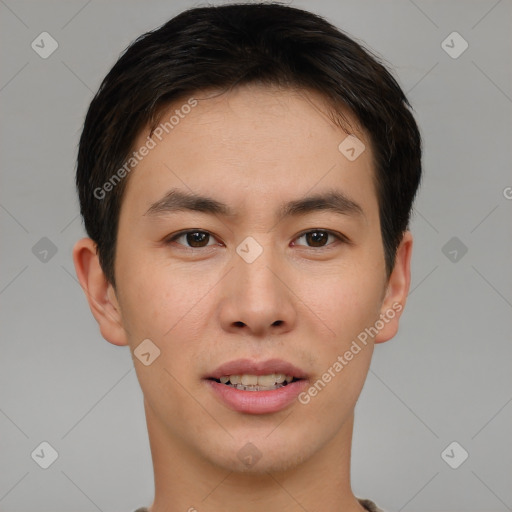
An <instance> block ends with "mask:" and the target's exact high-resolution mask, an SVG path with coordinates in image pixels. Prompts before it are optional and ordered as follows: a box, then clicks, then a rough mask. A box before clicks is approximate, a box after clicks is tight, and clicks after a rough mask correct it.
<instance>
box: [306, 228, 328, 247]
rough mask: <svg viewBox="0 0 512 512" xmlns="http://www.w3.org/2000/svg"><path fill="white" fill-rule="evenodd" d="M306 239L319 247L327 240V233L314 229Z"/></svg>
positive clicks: (310, 243)
mask: <svg viewBox="0 0 512 512" xmlns="http://www.w3.org/2000/svg"><path fill="white" fill-rule="evenodd" d="M306 239H307V241H308V244H309V245H313V246H315V247H318V246H319V245H320V246H321V245H322V242H325V241H327V233H323V232H322V231H312V232H311V233H307V234H306ZM319 242H320V243H319ZM315 244H316V245H315Z"/></svg>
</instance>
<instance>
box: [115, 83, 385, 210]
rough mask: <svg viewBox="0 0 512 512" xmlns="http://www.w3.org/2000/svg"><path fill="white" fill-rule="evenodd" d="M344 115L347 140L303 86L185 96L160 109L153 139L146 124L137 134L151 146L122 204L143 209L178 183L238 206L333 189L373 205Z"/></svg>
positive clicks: (362, 142) (369, 181) (367, 173)
mask: <svg viewBox="0 0 512 512" xmlns="http://www.w3.org/2000/svg"><path fill="white" fill-rule="evenodd" d="M344 115H345V117H346V118H347V119H348V120H349V122H350V126H351V128H353V129H354V128H355V134H356V137H357V138H356V139H347V133H346V132H345V131H344V130H343V129H341V128H340V127H339V126H337V125H335V124H334V123H333V121H332V118H331V117H330V109H329V107H328V106H327V105H326V104H325V102H324V101H323V99H322V97H321V96H320V95H318V94H315V93H311V92H309V91H308V92H307V93H306V92H305V91H292V90H283V89H276V88H270V87H263V86H254V85H253V86H243V87H238V88H236V89H234V90H232V91H230V92H228V93H224V94H216V95H215V94H211V93H209V94H207V93H198V94H195V95H191V96H187V97H183V98H182V99H180V100H179V101H175V102H174V103H173V104H172V105H170V106H169V107H168V108H167V109H166V110H165V111H163V113H162V115H161V117H160V118H159V124H158V125H157V126H156V128H155V130H154V131H153V133H152V135H151V139H149V138H148V136H149V134H150V130H149V127H146V128H145V129H144V130H142V131H141V133H140V134H139V136H138V138H137V140H136V142H135V144H134V150H135V151H137V149H138V148H142V147H143V146H145V145H147V146H149V144H148V141H152V143H151V146H152V149H151V150H150V151H146V152H145V153H146V154H145V156H144V157H143V158H141V159H140V161H139V162H138V163H137V165H136V167H135V169H134V170H133V171H132V173H131V174H130V177H129V183H128V187H127V190H126V191H125V198H124V200H123V207H124V204H125V203H128V204H129V205H130V209H132V207H133V208H135V209H136V210H137V212H138V213H139V214H143V213H144V212H145V211H146V210H147V208H148V207H150V205H151V204H152V203H153V202H154V201H155V200H156V199H158V198H160V197H161V196H162V195H163V194H164V193H165V192H166V190H169V189H171V188H176V187H179V188H181V189H182V190H184V191H186V192H189V193H194V194H199V195H208V196H211V195H212V194H211V192H212V191H215V192H216V195H217V196H218V195H219V194H220V195H221V196H222V198H221V199H222V201H223V202H225V203H228V204H232V205H234V207H236V206H237V204H238V205H239V206H240V207H241V209H243V207H248V206H249V205H257V204H258V202H259V204H269V203H271V202H272V201H277V200H282V199H283V198H284V197H283V195H288V196H290V198H294V197H295V196H297V195H302V196H303V195H305V193H306V192H308V191H312V192H318V191H320V190H321V189H329V190H332V189H333V188H335V187H337V188H339V189H340V190H341V191H345V190H347V191H348V190H351V194H356V195H358V196H359V198H358V202H363V203H365V202H366V203H371V202H372V201H373V202H374V203H375V202H376V201H375V199H376V197H375V187H374V185H373V156H372V152H371V148H370V144H369V142H368V140H367V138H366V136H365V134H364V132H362V131H361V130H360V129H358V123H357V120H356V119H355V118H354V117H353V116H351V115H350V114H349V113H347V112H345V113H344ZM347 140H348V141H352V142H355V143H356V145H357V144H359V146H354V144H349V145H352V146H354V148H348V149H349V150H350V149H354V150H355V151H356V152H357V153H359V152H361V153H360V154H359V155H356V156H357V158H356V159H351V158H349V157H351V156H353V151H352V153H351V152H350V151H349V152H348V153H347V152H346V149H347V148H346V147H345V146H346V145H347ZM361 148H364V150H361ZM344 151H345V152H344ZM354 199H356V198H354ZM367 206H368V205H367Z"/></svg>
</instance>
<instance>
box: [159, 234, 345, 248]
mask: <svg viewBox="0 0 512 512" xmlns="http://www.w3.org/2000/svg"><path fill="white" fill-rule="evenodd" d="M190 233H204V234H206V235H209V236H211V237H213V238H215V237H214V235H212V234H211V233H209V232H208V231H204V230H200V229H188V230H185V231H180V232H179V233H175V234H173V235H171V236H170V237H167V238H166V239H165V240H164V242H165V244H170V243H172V242H175V241H176V240H178V239H179V238H181V237H182V236H186V235H188V234H190ZM309 233H324V234H327V235H328V236H329V235H332V236H334V237H335V238H336V239H337V240H338V241H339V242H341V243H344V244H350V243H351V242H350V240H349V239H348V238H347V237H346V236H345V235H343V234H342V233H338V232H336V231H331V230H328V229H308V230H307V231H303V232H302V233H299V234H298V235H297V237H296V238H295V239H294V240H297V239H299V238H302V237H303V236H305V235H307V234H309ZM209 241H210V240H208V242H209ZM178 245H183V247H185V249H187V250H191V251H194V250H199V249H207V248H208V247H212V246H211V245H206V246H204V247H188V246H186V245H184V244H178ZM330 245H332V243H331V244H327V245H325V246H321V247H312V246H307V245H306V246H302V245H300V246H299V247H307V248H309V249H325V248H327V247H329V246H330Z"/></svg>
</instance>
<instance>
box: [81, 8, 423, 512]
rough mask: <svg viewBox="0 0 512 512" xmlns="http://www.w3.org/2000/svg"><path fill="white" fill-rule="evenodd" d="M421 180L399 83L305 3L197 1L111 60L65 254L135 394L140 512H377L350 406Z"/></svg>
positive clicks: (416, 141)
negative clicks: (356, 468) (149, 466)
mask: <svg viewBox="0 0 512 512" xmlns="http://www.w3.org/2000/svg"><path fill="white" fill-rule="evenodd" d="M420 176H421V140H420V135H419V131H418V128H417V125H416V123H415V121H414V119H413V116H412V115H411V113H410V111H409V109H408V103H407V100H406V98H405V96H404V94H403V92H402V91H401V89H400V88H399V86H398V85H397V83H396V81H395V80H394V79H393V78H392V77H391V75H390V74H389V72H388V71H387V70H386V69H385V68H384V67H383V66H382V65H381V64H380V63H379V62H378V61H377V60H376V59H375V57H372V56H371V55H370V54H369V53H368V52H367V51H365V50H364V49H363V48H362V47H361V46H359V45H358V44H357V43H356V42H354V41H353V40H351V39H350V38H348V37H347V36H346V35H344V34H343V33H341V32H340V31H339V30H337V29H336V28H335V27H333V26H332V25H330V24H329V23H327V22H326V21H325V20H323V19H322V18H320V17H318V16H316V15H314V14H311V13H309V12H306V11H302V10H299V9H295V8H291V7H288V6H283V5H279V4H247V5H223V6H219V7H202V8H195V9H191V10H188V11H185V12H183V13H181V14H180V15H178V16H177V17H175V18H174V19H172V20H170V21H169V22H168V23H166V24H165V25H163V26H162V27H161V28H159V29H158V30H155V31H153V32H150V33H148V34H145V35H144V36H142V37H141V38H139V39H138V40H137V41H136V42H135V43H134V44H132V45H131V46H130V47H129V48H128V49H127V51H126V52H125V53H124V54H123V55H122V56H121V57H120V59H119V61H118V62H117V63H116V64H115V66H114V67H113V68H112V70H111V71H110V72H109V74H108V75H107V77H106V78H105V80H104V82H103V83H102V85H101V87H100V90H99V92H98V93H97V95H96V96H95V98H94V99H93V101H92V103H91V105H90V108H89V111H88V114H87V117H86V120H85V124H84V129H83V133H82V136H81V140H80V147H79V155H78V168H77V187H78V193H79V197H80V206H81V213H82V215H83V218H84V223H85V227H86V230H87V233H88V235H89V237H90V238H84V239H82V240H80V241H79V242H77V244H76V246H75V248H74V253H73V257H74V262H75V268H76V271H77V275H78V278H79V280H80V283H81V285H82V287H83V289H84V291H85V293H86V295H87V298H88V301H89V304H90V308H91V311H92V313H93V315H94V316H95V318H96V320H97V321H98V324H99V327H100V331H101V334H102V336H103V337H104V338H105V339H106V340H107V341H109V342H110V343H112V344H114V345H128V346H129V347H130V350H131V353H132V356H133V361H134V365H135V368H136V372H137V377H138V380H139V383H140V385H141V388H142V391H143V394H144V405H145V412H146V420H147V426H148V435H149V440H150V445H151V452H152V457H153V466H154V478H155V498H154V502H153V504H152V505H151V506H150V507H149V508H148V509H144V508H143V509H140V510H144V511H145V510H148V511H149V512H163V511H168V512H175V511H187V510H188V511H190V512H193V511H198V512H203V511H204V512H210V511H212V512H213V511H215V512H216V511H219V510H223V511H228V512H229V511H235V510H243V511H244V512H252V511H268V510H280V511H287V512H288V511H289V512H292V511H299V510H301V511H304V510H307V511H309V512H313V511H316V510H318V511H319V510H322V511H323V510H327V511H332V512H334V511H344V512H356V511H359V512H361V511H363V510H371V511H378V510H380V509H379V508H378V507H377V506H376V505H375V504H374V503H373V502H371V501H370V500H363V499H358V498H356V497H355V496H354V494H353V492H352V490H351V484H350V450H351V440H352V429H353V421H354V408H355V404H356V401H357V399H358V397H359V394H360V392H361V390H362V387H363V384H364V381H365V378H366V375H367V372H368V369H369V365H370V362H371V356H372V352H373V348H374V344H375V343H381V342H384V341H387V340H389V339H391V338H392V337H393V336H394V335H395V333H396V332H397V329H398V322H399V317H400V315H401V313H402V310H403V307H404V305H405V301H406V297H407V293H408V289H409V283H410V259H411V250H412V237H411V234H410V232H409V231H408V229H407V228H408V222H409V215H410V211H411V207H412V202H413V200H414V197H415V194H416V191H417V188H418V185H419V181H420ZM377 420H378V419H377Z"/></svg>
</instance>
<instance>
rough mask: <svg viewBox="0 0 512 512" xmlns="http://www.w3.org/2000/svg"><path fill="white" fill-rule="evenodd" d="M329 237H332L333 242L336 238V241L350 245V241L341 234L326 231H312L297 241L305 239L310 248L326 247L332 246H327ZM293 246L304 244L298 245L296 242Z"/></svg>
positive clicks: (302, 235) (299, 237) (305, 233)
mask: <svg viewBox="0 0 512 512" xmlns="http://www.w3.org/2000/svg"><path fill="white" fill-rule="evenodd" d="M329 237H331V240H332V239H333V238H334V239H335V240H338V241H340V242H345V243H348V239H347V238H346V237H345V236H344V235H342V234H341V233H335V232H333V231H328V230H325V229H311V230H309V231H306V232H304V233H302V234H301V235H299V236H298V237H297V238H296V239H295V240H300V239H301V238H303V239H305V241H306V243H307V244H308V246H309V247H326V246H327V245H332V244H327V242H328V240H329ZM293 245H304V244H300V243H299V244H298V243H296V242H294V244H293Z"/></svg>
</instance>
